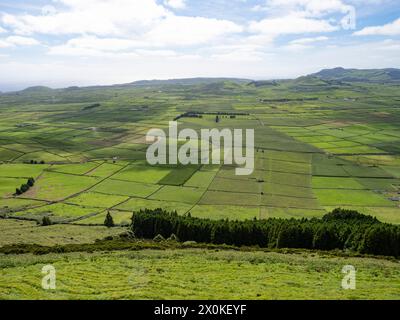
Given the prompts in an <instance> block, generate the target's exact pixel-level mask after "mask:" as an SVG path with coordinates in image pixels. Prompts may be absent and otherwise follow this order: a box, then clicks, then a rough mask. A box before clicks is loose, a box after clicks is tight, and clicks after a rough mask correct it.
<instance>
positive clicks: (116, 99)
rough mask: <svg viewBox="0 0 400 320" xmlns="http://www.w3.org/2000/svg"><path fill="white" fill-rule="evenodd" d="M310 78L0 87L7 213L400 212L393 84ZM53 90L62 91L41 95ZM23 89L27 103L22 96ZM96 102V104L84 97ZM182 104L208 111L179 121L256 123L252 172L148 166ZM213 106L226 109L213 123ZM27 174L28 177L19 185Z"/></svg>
mask: <svg viewBox="0 0 400 320" xmlns="http://www.w3.org/2000/svg"><path fill="white" fill-rule="evenodd" d="M308 81H309V82H308ZM317 83H318V85H316V83H315V82H313V81H312V79H309V80H307V79H303V80H301V81H300V80H288V81H280V82H278V83H277V84H276V85H274V86H262V85H261V86H255V85H253V84H249V83H246V82H236V81H235V80H232V81H221V82H220V83H218V85H214V84H212V85H209V84H207V83H199V84H191V85H188V86H185V87H182V86H181V85H176V84H168V82H166V83H165V84H156V85H150V86H149V87H141V86H132V87H121V88H120V87H118V86H117V87H110V88H109V87H105V88H82V89H77V90H74V91H68V90H65V89H60V90H53V91H46V92H42V91H41V90H40V89H38V91H37V92H36V91H30V92H29V93H23V94H20V95H12V94H3V95H1V96H0V102H2V103H4V104H7V105H8V106H9V107H8V108H1V109H0V112H1V115H2V116H3V120H0V147H1V148H2V149H1V150H0V156H1V159H2V160H1V161H2V164H0V197H1V200H0V208H1V210H2V212H4V213H6V214H7V215H9V216H12V215H16V216H25V217H30V218H38V219H40V217H42V216H43V214H46V215H48V216H50V217H53V220H55V221H57V222H67V223H75V222H76V220H77V221H80V220H82V221H90V222H91V223H94V222H98V223H100V222H101V220H102V215H103V214H104V212H106V210H111V211H113V210H114V211H115V210H117V211H118V210H119V211H122V212H126V211H134V210H138V209H140V208H143V207H144V206H148V207H149V208H154V207H155V206H158V207H162V208H165V209H169V210H177V211H178V212H179V213H180V214H186V213H188V212H191V213H193V215H196V216H199V217H203V218H211V219H219V218H221V217H224V218H232V219H247V218H252V217H259V218H267V217H284V218H289V217H295V218H301V217H312V216H321V215H322V214H323V213H324V212H326V210H327V209H326V208H331V207H340V206H346V207H351V206H353V207H357V208H363V210H364V211H365V212H369V213H372V214H374V215H376V216H379V218H380V219H381V220H382V221H387V222H391V223H397V224H399V223H400V201H398V200H399V198H400V196H399V194H398V193H399V192H400V173H399V172H400V150H398V148H397V144H398V143H400V126H399V123H400V121H398V119H400V113H399V109H398V108H397V106H398V101H397V100H396V96H397V86H396V85H394V84H393V85H392V84H374V85H372V84H368V83H347V84H346V85H330V84H325V85H322V83H321V82H317ZM208 86H210V87H208ZM300 88H301V89H300ZM360 88H362V90H361V89H360ZM302 90H303V91H302ZM50 93H51V95H52V97H53V96H54V97H56V98H57V97H58V98H57V99H58V100H56V101H57V102H54V103H49V102H46V100H45V97H46V95H49V94H50ZM188 94H191V98H190V99H188ZM282 98H285V99H286V100H283V101H280V99H282ZM302 98H312V99H309V100H302ZM350 98H351V99H350ZM27 100H29V102H30V103H29V109H28V108H27V107H21V106H22V105H24V103H25V102H26V101H27ZM377 100H379V101H381V102H380V104H379V107H377V106H375V103H376V101H377ZM128 101H129V103H128ZM382 101H384V103H383V102H382ZM93 103H100V105H101V107H99V108H95V109H93V110H90V111H88V110H86V109H85V107H86V106H87V105H90V104H93ZM377 108H379V109H380V110H379V112H377V111H376V110H375V109H377ZM16 110H18V117H14V116H13V115H14V114H15V112H16ZM28 110H29V111H30V112H28ZM360 110H363V112H362V116H360ZM188 111H191V112H205V113H207V112H211V113H214V114H202V115H201V117H197V118H196V117H195V118H191V117H181V118H180V119H179V127H180V128H181V129H183V128H192V129H195V130H196V131H198V132H200V130H201V129H207V128H214V127H215V128H219V129H222V128H232V129H239V128H240V129H247V128H249V129H254V130H255V144H256V146H255V147H256V150H255V159H254V162H255V171H254V172H253V174H251V175H250V176H237V175H236V174H235V166H234V165H192V166H183V165H168V166H163V165H156V166H150V165H149V164H148V163H147V162H146V160H145V154H146V149H147V147H148V144H147V142H146V139H145V135H146V133H147V131H148V130H149V129H151V128H155V127H156V128H157V127H159V128H167V127H168V121H171V120H173V119H174V118H175V117H177V116H178V115H181V114H183V113H185V112H188ZM215 112H224V113H226V114H222V115H221V116H220V120H219V122H218V123H217V122H216V121H215ZM235 113H238V114H236V115H235V116H233V117H232V116H230V114H235ZM241 113H243V114H241ZM383 114H384V116H383ZM182 143H183V142H182V141H180V142H179V144H182ZM167 155H168V154H167ZM42 161H43V162H44V164H40V162H42ZM35 163H39V164H35ZM30 177H33V178H35V179H36V183H35V185H34V187H32V188H31V189H30V190H29V191H28V192H26V193H24V194H22V195H20V196H18V197H14V196H13V194H14V192H15V189H16V188H18V187H20V185H21V184H23V183H24V182H25V181H24V179H27V178H30ZM29 201H31V202H29ZM39 204H40V209H39V208H36V207H37V206H38V205H39ZM72 206H74V207H72ZM65 208H71V209H70V212H68V210H67V209H65ZM377 208H382V210H381V211H379V210H378V209H377ZM114 211H113V212H114ZM95 215H99V217H98V218H96V217H95ZM92 216H93V217H92ZM88 218H90V219H88ZM118 220H120V219H118Z"/></svg>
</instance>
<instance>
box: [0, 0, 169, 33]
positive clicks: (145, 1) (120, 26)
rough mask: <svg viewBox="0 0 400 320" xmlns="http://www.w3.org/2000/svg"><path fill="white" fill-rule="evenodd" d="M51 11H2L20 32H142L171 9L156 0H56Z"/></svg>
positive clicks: (9, 22) (4, 18)
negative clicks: (13, 12) (9, 12)
mask: <svg viewBox="0 0 400 320" xmlns="http://www.w3.org/2000/svg"><path fill="white" fill-rule="evenodd" d="M57 3H58V4H62V5H64V6H65V8H64V9H63V10H61V9H60V10H59V11H55V12H52V14H47V13H46V14H43V13H42V14H40V15H32V14H22V15H13V14H3V16H2V22H3V24H4V25H6V26H9V27H10V28H13V29H14V31H15V32H16V33H19V34H26V35H29V34H33V33H42V34H53V35H60V34H86V33H91V34H96V35H101V36H107V35H114V36H115V35H119V36H121V35H128V34H131V33H132V32H133V33H139V32H142V31H143V29H145V28H147V27H150V26H151V25H152V24H154V23H155V22H157V21H159V20H160V19H162V18H165V17H166V16H168V15H170V14H171V13H170V12H169V11H168V10H167V9H165V8H164V7H163V6H161V5H158V4H157V3H156V1H155V0H85V1H78V0H57V1H56V2H55V4H57Z"/></svg>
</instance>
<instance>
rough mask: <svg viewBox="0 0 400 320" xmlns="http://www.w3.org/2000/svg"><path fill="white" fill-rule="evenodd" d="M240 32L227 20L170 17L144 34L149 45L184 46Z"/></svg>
mask: <svg viewBox="0 0 400 320" xmlns="http://www.w3.org/2000/svg"><path fill="white" fill-rule="evenodd" d="M242 31H243V28H242V27H241V26H239V25H237V24H235V23H233V22H231V21H227V20H217V19H210V18H202V17H180V16H170V17H168V18H166V19H164V20H163V21H162V22H160V23H159V24H157V26H155V27H154V28H153V29H152V30H151V31H150V32H148V33H146V34H145V38H146V40H147V41H149V42H150V43H158V44H163V45H176V46H186V45H196V44H204V43H207V42H209V41H212V40H214V39H217V38H218V37H221V36H223V35H227V34H232V33H239V32H242Z"/></svg>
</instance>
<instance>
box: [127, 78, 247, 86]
mask: <svg viewBox="0 0 400 320" xmlns="http://www.w3.org/2000/svg"><path fill="white" fill-rule="evenodd" d="M223 81H230V82H235V83H248V82H250V81H252V80H249V79H240V78H201V77H199V78H184V79H168V80H140V81H135V82H131V83H128V84H125V86H160V85H196V84H210V83H217V82H223Z"/></svg>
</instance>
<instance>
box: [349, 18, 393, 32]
mask: <svg viewBox="0 0 400 320" xmlns="http://www.w3.org/2000/svg"><path fill="white" fill-rule="evenodd" d="M354 35H356V36H374V35H382V36H397V35H400V18H399V19H397V20H395V21H393V22H391V23H388V24H385V25H383V26H374V27H366V28H364V29H362V30H360V31H357V32H355V33H354Z"/></svg>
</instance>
